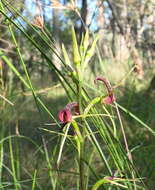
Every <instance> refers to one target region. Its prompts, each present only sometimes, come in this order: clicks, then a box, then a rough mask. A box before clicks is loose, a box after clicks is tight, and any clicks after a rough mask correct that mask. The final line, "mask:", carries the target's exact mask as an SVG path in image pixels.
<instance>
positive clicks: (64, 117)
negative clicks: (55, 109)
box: [59, 102, 79, 123]
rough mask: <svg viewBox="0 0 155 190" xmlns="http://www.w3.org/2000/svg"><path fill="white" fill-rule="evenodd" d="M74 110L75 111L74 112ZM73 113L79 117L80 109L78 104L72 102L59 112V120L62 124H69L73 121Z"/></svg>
mask: <svg viewBox="0 0 155 190" xmlns="http://www.w3.org/2000/svg"><path fill="white" fill-rule="evenodd" d="M72 109H73V110H72ZM72 113H73V114H75V115H79V107H78V104H77V103H76V102H71V103H69V104H67V105H66V106H65V108H64V109H63V110H61V111H60V112H59V119H60V121H61V122H62V123H68V122H70V121H71V120H72Z"/></svg>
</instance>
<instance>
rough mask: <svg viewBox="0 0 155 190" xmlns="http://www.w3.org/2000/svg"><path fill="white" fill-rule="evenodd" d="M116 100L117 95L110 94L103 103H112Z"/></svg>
mask: <svg viewBox="0 0 155 190" xmlns="http://www.w3.org/2000/svg"><path fill="white" fill-rule="evenodd" d="M115 100H116V99H115V96H114V95H113V94H112V95H109V96H106V97H105V98H103V99H102V103H103V104H112V103H113V102H114V101H115Z"/></svg>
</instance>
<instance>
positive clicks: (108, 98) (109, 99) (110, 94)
mask: <svg viewBox="0 0 155 190" xmlns="http://www.w3.org/2000/svg"><path fill="white" fill-rule="evenodd" d="M98 80H100V81H102V82H103V83H104V85H105V87H106V89H107V91H108V96H106V97H104V98H103V99H102V103H104V104H112V103H113V102H114V101H115V96H114V94H113V91H112V87H111V85H110V82H109V81H108V80H107V79H106V78H105V77H96V79H95V80H94V82H95V83H96V82H97V81H98Z"/></svg>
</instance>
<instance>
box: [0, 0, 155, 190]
mask: <svg viewBox="0 0 155 190" xmlns="http://www.w3.org/2000/svg"><path fill="white" fill-rule="evenodd" d="M0 12H1V14H2V15H3V17H4V18H5V24H6V26H7V27H8V31H9V36H10V38H11V40H12V42H13V43H14V46H15V49H16V55H17V56H18V59H19V63H18V64H19V65H18V66H15V65H14V64H13V62H12V61H11V60H10V59H9V57H8V56H7V55H6V54H5V52H0V53H1V59H2V60H3V62H4V63H5V64H7V66H8V68H9V69H10V71H11V72H12V73H13V74H14V75H16V77H17V78H18V79H19V80H20V82H21V83H22V85H23V86H24V89H25V90H26V91H29V92H31V93H32V96H33V98H34V102H35V104H36V107H37V110H38V115H39V117H40V118H41V119H40V125H39V127H38V128H37V130H38V131H39V133H42V135H41V140H40V141H41V142H39V143H38V142H37V141H36V142H35V140H32V139H31V138H30V137H29V136H25V135H20V133H18V130H16V134H15V135H12V133H13V131H12V129H11V128H9V132H8V131H7V130H6V127H7V125H8V124H7V122H3V120H2V119H1V140H0V153H1V154H0V188H1V189H7V188H8V189H10V188H12V189H16V190H19V189H32V190H34V189H52V190H60V189H62V190H63V189H64V190H68V189H79V190H89V189H92V190H97V189H103V190H104V189H107V190H110V189H117V190H119V189H130V190H132V189H133V190H138V189H146V187H145V185H144V183H143V178H142V177H143V176H141V173H139V171H138V168H136V166H135V164H134V159H133V156H132V151H131V148H130V147H129V145H128V139H127V136H126V131H125V126H124V123H123V120H122V116H121V115H122V112H124V113H126V114H128V115H129V116H130V117H131V118H132V119H134V120H135V121H136V122H138V123H140V125H141V126H142V127H144V128H145V129H146V130H148V131H149V132H150V133H151V134H152V135H154V134H155V132H154V131H153V130H152V129H151V128H150V127H149V126H147V125H146V124H145V123H143V122H142V121H141V120H140V119H139V118H138V117H136V116H135V115H134V114H132V113H131V112H129V111H128V110H127V109H126V108H124V107H123V106H121V105H119V104H118V103H117V96H116V95H115V92H114V89H113V87H112V86H111V84H110V82H109V80H108V78H107V76H106V74H105V75H104V76H102V73H100V75H99V76H95V77H94V82H90V81H87V75H88V73H86V72H85V71H86V68H88V67H89V62H90V60H91V58H92V56H93V55H94V54H95V50H96V46H97V42H98V36H97V35H94V36H93V40H92V43H91V44H90V32H89V31H88V30H86V32H85V34H83V36H82V40H81V42H80V44H79V43H78V40H77V37H76V33H75V31H74V27H72V29H71V36H72V52H71V54H72V56H70V55H69V52H68V50H67V48H66V47H65V44H62V55H63V58H62V56H61V55H60V53H59V52H58V51H57V49H56V47H55V45H54V39H52V38H51V37H50V36H49V32H48V30H47V29H46V27H45V26H44V24H43V21H42V20H39V21H40V22H41V21H42V22H41V23H40V24H39V25H37V26H34V25H33V24H31V23H30V22H29V21H28V20H27V18H26V17H24V16H23V15H21V14H20V12H19V11H18V10H17V9H16V8H15V7H13V6H12V5H11V4H10V3H9V2H8V1H6V0H3V1H1V2H0ZM8 12H9V13H11V15H17V16H18V17H19V18H20V19H19V20H18V19H17V20H14V19H13V17H10V16H9V14H8ZM38 19H41V18H38ZM26 27H30V28H31V30H32V31H33V32H34V33H35V34H36V36H37V37H36V38H34V37H33V36H32V35H31V34H30V33H29V32H28V31H27V30H26ZM15 31H18V32H20V33H21V35H22V36H23V38H25V39H26V40H27V41H28V43H30V44H31V45H32V46H33V48H34V49H35V50H37V51H38V52H40V54H41V55H42V57H43V58H44V59H45V60H46V66H47V67H48V69H49V70H51V71H52V72H53V73H54V76H55V77H56V78H57V80H58V83H59V84H61V86H62V87H63V89H64V91H65V97H66V99H65V101H66V102H65V104H64V103H63V105H61V101H60V105H59V108H60V109H56V111H57V113H56V114H55V113H54V112H53V111H52V108H53V110H54V109H55V108H54V106H53V107H52V105H50V106H49V105H48V104H46V103H45V102H44V99H43V97H42V96H41V95H40V94H39V93H38V92H37V86H35V85H34V84H33V80H32V76H31V75H32V73H31V74H30V73H29V70H28V68H27V65H26V63H25V60H24V56H23V52H22V50H21V47H20V45H19V43H18V40H17V37H16V33H15ZM38 41H39V42H38ZM47 49H49V52H50V53H51V54H55V55H56V56H57V58H58V59H59V61H60V63H61V69H60V68H58V67H56V66H55V64H54V63H53V62H52V59H51V55H50V54H49V53H47ZM70 57H72V58H70ZM18 68H20V70H19V69H18ZM98 85H102V88H100V89H101V90H98V89H99V88H98ZM7 93H8V91H6V94H7ZM51 93H52V92H51ZM10 98H11V96H10ZM1 101H3V102H5V104H7V105H6V106H5V107H3V110H1V114H2V115H3V114H4V115H5V118H7V114H5V112H6V109H7V108H6V107H8V106H12V107H14V106H15V105H13V103H12V102H10V101H9V100H7V99H6V98H5V97H3V99H1ZM10 104H11V105H10ZM11 109H13V108H11ZM6 113H7V112H6ZM45 113H46V114H47V115H48V116H49V118H50V121H51V123H54V124H55V125H56V126H57V128H54V125H52V124H51V126H50V128H49V127H48V128H47V127H45V125H44V123H45V119H44V114H45ZM8 120H9V118H8ZM6 121H7V119H6ZM14 125H15V124H14ZM15 126H16V129H18V124H16V125H15ZM37 130H36V133H37ZM34 135H37V134H34ZM25 141H26V142H28V143H29V144H31V151H29V150H26V151H27V154H28V155H26V156H25V157H24V158H23V156H22V155H24V151H23V149H24V142H25ZM20 143H21V144H20ZM21 146H23V147H21ZM32 147H33V148H32ZM132 148H133V147H132ZM4 150H7V153H6V154H7V155H5V153H4ZM4 158H5V159H4ZM6 159H7V160H6ZM24 162H26V163H27V164H24Z"/></svg>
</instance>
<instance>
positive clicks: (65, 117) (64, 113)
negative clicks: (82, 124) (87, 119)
mask: <svg viewBox="0 0 155 190" xmlns="http://www.w3.org/2000/svg"><path fill="white" fill-rule="evenodd" d="M59 119H60V121H61V122H63V123H68V122H70V121H71V119H72V114H71V111H70V109H68V108H65V109H63V110H61V111H60V112H59Z"/></svg>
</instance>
